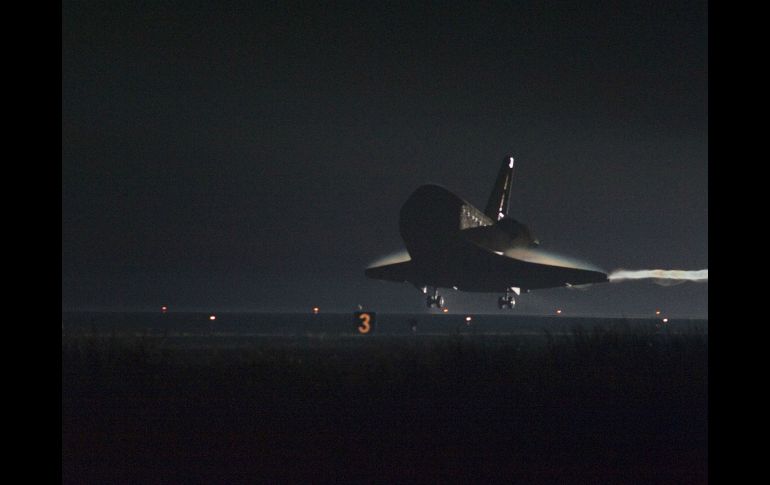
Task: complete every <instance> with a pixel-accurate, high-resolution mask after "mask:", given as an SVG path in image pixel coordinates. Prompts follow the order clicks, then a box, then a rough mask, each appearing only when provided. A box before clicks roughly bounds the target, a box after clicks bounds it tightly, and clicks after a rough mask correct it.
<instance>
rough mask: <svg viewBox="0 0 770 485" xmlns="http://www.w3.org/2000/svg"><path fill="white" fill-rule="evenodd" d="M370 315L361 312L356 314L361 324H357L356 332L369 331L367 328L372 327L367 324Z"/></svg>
mask: <svg viewBox="0 0 770 485" xmlns="http://www.w3.org/2000/svg"><path fill="white" fill-rule="evenodd" d="M371 318H372V317H371V316H370V315H369V314H368V313H362V314H360V315H359V316H358V319H359V320H361V322H362V323H361V325H359V326H358V332H359V333H369V330H371V329H372V326H371V325H369V320H370V319H371Z"/></svg>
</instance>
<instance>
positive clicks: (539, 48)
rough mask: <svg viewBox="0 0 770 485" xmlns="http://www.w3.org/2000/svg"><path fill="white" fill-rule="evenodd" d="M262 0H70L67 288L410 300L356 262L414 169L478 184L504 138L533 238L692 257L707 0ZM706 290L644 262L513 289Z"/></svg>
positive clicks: (482, 185)
mask: <svg viewBox="0 0 770 485" xmlns="http://www.w3.org/2000/svg"><path fill="white" fill-rule="evenodd" d="M253 3H254V4H256V5H253V4H252V2H244V3H243V4H238V3H226V4H225V5H226V6H221V5H220V3H219V2H210V3H197V2H179V3H176V2H147V3H143V2H135V1H132V2H70V1H65V2H64V3H63V7H62V307H63V308H64V309H116V310H117V309H157V308H158V307H159V306H160V305H162V304H166V305H169V306H171V307H172V308H175V309H187V310H194V309H212V310H306V309H307V308H309V307H311V306H313V305H319V306H321V307H322V308H324V309H329V310H341V311H347V310H350V309H352V308H354V307H355V305H356V304H357V303H363V304H365V305H367V306H370V307H372V308H375V309H379V310H383V311H385V310H400V311H422V309H423V306H424V302H423V298H422V296H421V295H420V294H419V293H418V292H417V290H416V289H415V288H413V287H411V286H410V285H407V284H403V285H398V284H395V283H386V282H379V281H373V280H368V279H366V278H365V277H364V275H363V269H364V268H365V267H366V266H367V265H368V264H369V263H370V262H371V261H373V260H375V259H377V258H378V257H380V256H382V255H384V254H387V253H391V252H395V251H398V250H399V249H401V248H402V247H403V244H402V242H401V240H400V237H399V234H398V210H399V208H400V206H401V204H402V203H403V202H404V201H405V199H406V198H407V197H408V195H409V194H410V193H411V191H413V190H414V189H415V188H417V187H418V186H419V185H421V184H423V183H428V182H433V183H439V184H441V185H444V186H446V187H447V188H449V189H450V190H453V191H455V192H456V193H458V194H459V195H460V196H462V197H464V198H466V199H468V200H469V201H471V202H473V203H475V204H476V205H477V206H481V207H482V208H483V206H484V203H485V202H486V198H487V196H488V193H489V190H490V189H491V185H492V183H493V180H494V177H495V175H496V173H497V170H498V168H499V164H500V161H501V159H502V157H503V156H504V155H507V154H509V153H510V154H512V155H514V156H515V157H516V160H517V169H516V174H515V178H514V194H513V197H512V202H511V207H512V215H513V216H514V217H516V218H517V219H519V220H521V221H523V222H525V223H527V224H529V225H530V227H531V228H532V229H533V231H534V232H535V234H536V235H537V236H538V237H539V239H540V241H541V242H542V247H544V248H546V249H550V250H553V251H557V252H563V253H566V254H571V255H575V256H579V257H582V258H584V259H587V260H589V261H591V262H593V263H595V264H596V265H598V266H600V267H602V268H604V269H606V270H612V269H616V268H628V269H643V268H664V269H687V270H697V269H705V268H707V267H708V126H707V124H708V64H707V44H708V31H707V23H708V18H707V5H706V3H705V2H687V1H685V2H657V3H651V2H616V1H608V2H590V4H589V3H588V2H569V3H568V2H513V3H508V2H494V3H483V2H478V3H476V2H474V3H469V4H467V5H464V6H462V7H455V6H454V4H452V3H450V2H435V3H433V2H431V3H421V4H420V5H415V4H414V3H415V2H404V3H397V2H378V3H377V4H376V5H369V3H370V2H350V3H344V4H343V3H335V4H334V6H331V5H316V6H310V7H308V6H307V5H305V3H311V2H296V3H295V2H253ZM447 297H448V298H447V299H448V303H449V306H450V308H452V307H453V305H454V308H457V309H461V310H463V311H486V310H489V311H496V306H495V301H496V298H497V295H474V294H470V295H468V294H462V295H460V294H456V293H449V294H447ZM707 299H708V285H707V284H693V283H687V284H683V285H679V286H674V287H660V286H657V285H655V284H653V283H652V282H635V283H624V284H610V285H600V286H596V287H593V288H591V289H590V290H588V291H577V290H566V289H555V290H545V291H540V292H532V293H530V294H528V295H526V296H525V297H523V298H522V299H521V302H520V305H519V306H518V307H517V310H515V311H517V312H525V313H526V312H534V313H538V312H551V311H552V309H553V308H555V307H556V306H558V307H562V308H565V309H566V310H567V311H570V312H572V313H585V314H589V313H593V314H608V315H615V314H619V313H628V314H635V313H644V312H650V311H652V310H654V308H656V307H663V308H664V309H665V310H666V311H667V312H670V313H671V314H672V315H675V314H681V315H688V316H702V315H707V313H708V310H707Z"/></svg>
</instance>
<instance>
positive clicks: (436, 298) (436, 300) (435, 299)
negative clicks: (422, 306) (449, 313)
mask: <svg viewBox="0 0 770 485" xmlns="http://www.w3.org/2000/svg"><path fill="white" fill-rule="evenodd" d="M425 303H426V304H427V305H428V308H433V307H434V306H435V307H436V308H438V309H441V308H444V303H445V302H444V297H443V296H441V295H439V294H438V291H434V292H433V295H431V296H429V297H428V298H427V299H426V300H425Z"/></svg>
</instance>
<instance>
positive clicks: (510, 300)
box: [497, 295, 516, 310]
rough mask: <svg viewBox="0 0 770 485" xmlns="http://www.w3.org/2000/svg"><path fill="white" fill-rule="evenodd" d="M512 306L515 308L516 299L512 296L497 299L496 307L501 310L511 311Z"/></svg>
mask: <svg viewBox="0 0 770 485" xmlns="http://www.w3.org/2000/svg"><path fill="white" fill-rule="evenodd" d="M514 306H516V298H514V297H513V295H505V296H501V297H500V298H498V299H497V307H498V308H499V309H501V310H502V309H503V308H511V309H512V308H513V307H514Z"/></svg>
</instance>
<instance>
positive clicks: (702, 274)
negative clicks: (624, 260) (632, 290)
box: [608, 269, 709, 283]
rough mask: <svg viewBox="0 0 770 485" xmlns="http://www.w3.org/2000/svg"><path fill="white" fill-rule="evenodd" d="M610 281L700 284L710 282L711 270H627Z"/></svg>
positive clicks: (621, 271)
mask: <svg viewBox="0 0 770 485" xmlns="http://www.w3.org/2000/svg"><path fill="white" fill-rule="evenodd" d="M608 277H609V280H610V281H626V280H645V279H653V280H662V281H681V282H685V281H694V282H698V283H702V282H707V281H708V280H709V270H708V269H700V270H697V271H684V270H679V269H670V270H666V269H641V270H633V271H632V270H626V269H618V270H615V271H613V272H612V273H610V274H609V275H608Z"/></svg>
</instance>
